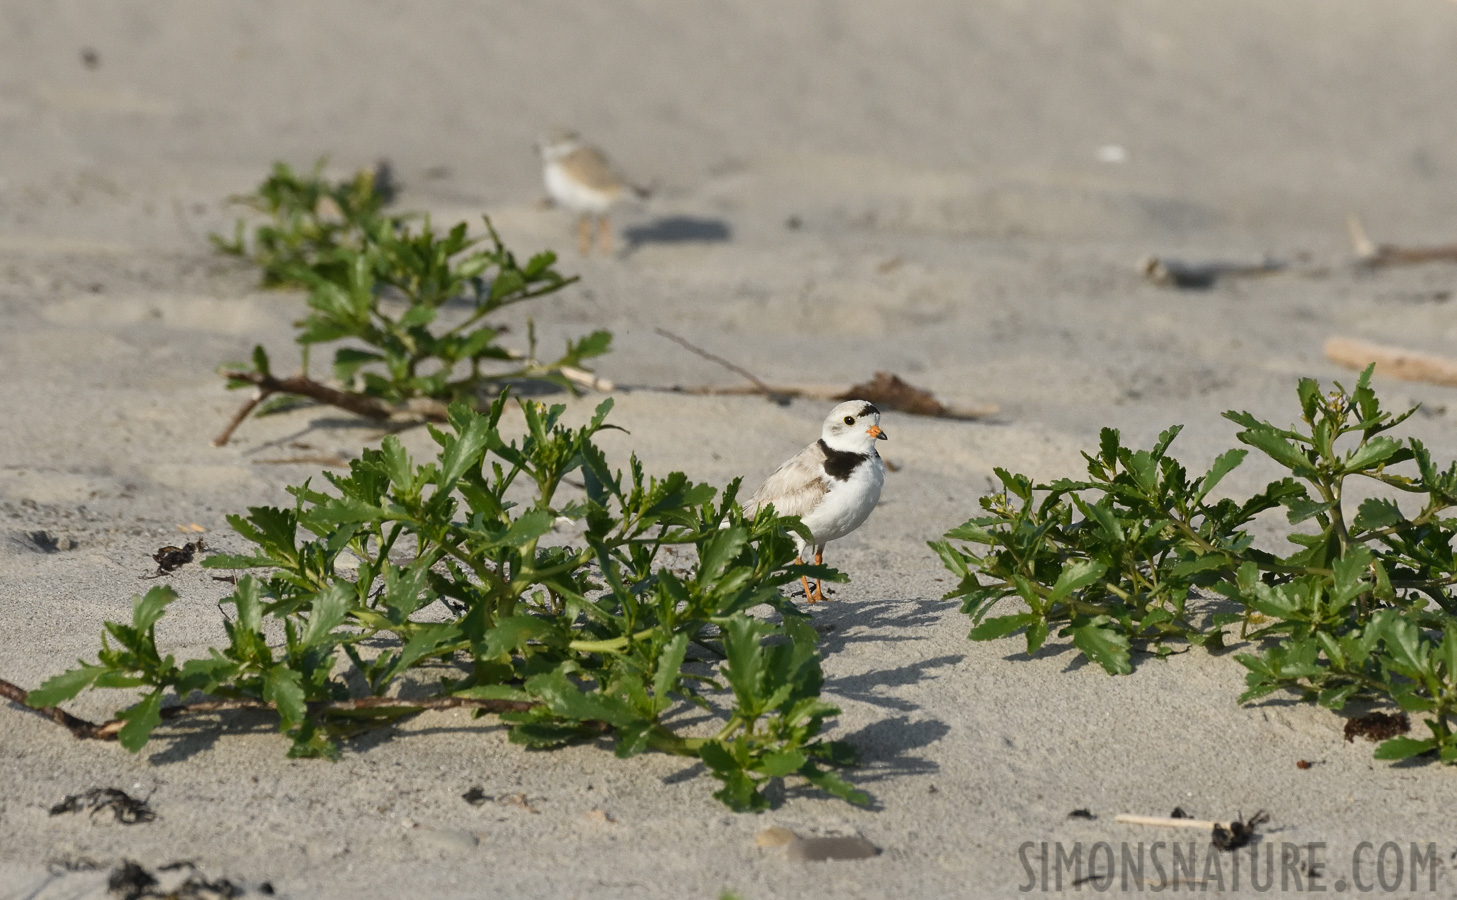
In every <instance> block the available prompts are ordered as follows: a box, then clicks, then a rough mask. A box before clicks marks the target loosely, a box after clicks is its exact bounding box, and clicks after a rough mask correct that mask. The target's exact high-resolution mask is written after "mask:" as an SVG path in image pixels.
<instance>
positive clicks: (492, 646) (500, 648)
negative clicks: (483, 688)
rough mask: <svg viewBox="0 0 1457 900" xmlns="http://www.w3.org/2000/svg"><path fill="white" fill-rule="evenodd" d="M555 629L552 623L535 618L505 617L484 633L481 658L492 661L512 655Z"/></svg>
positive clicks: (524, 616)
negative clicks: (483, 646)
mask: <svg viewBox="0 0 1457 900" xmlns="http://www.w3.org/2000/svg"><path fill="white" fill-rule="evenodd" d="M554 630H555V627H554V626H553V625H552V623H550V622H548V621H546V620H545V619H541V618H537V617H536V616H527V615H519V616H506V617H505V618H503V619H498V620H497V621H496V624H495V626H494V627H493V628H491V630H490V631H488V632H486V646H485V649H484V650H482V651H481V656H483V657H485V658H486V659H494V658H495V657H498V656H503V655H505V654H507V653H514V652H516V651H517V650H520V649H521V648H522V647H525V646H526V644H527V642H529V641H534V640H540V639H541V638H544V637H547V636H549V635H550V634H551V633H552V632H553V631H554Z"/></svg>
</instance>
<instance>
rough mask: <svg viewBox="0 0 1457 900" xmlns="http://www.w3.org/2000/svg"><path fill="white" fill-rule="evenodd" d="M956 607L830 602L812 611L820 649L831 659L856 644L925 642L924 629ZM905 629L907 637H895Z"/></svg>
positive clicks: (928, 602)
mask: <svg viewBox="0 0 1457 900" xmlns="http://www.w3.org/2000/svg"><path fill="white" fill-rule="evenodd" d="M954 608H955V604H954V603H950V602H948V601H946V600H939V599H925V598H915V599H910V600H871V601H868V602H865V601H860V600H856V601H854V602H845V603H842V602H840V601H838V600H828V601H826V602H824V603H820V604H816V605H815V606H813V607H811V609H812V610H813V613H812V614H813V616H814V627H815V630H816V631H818V632H819V633H820V647H821V649H823V650H824V652H825V655H826V656H832V655H834V654H836V653H838V652H840V651H841V650H844V649H845V648H846V647H847V646H848V645H850V644H855V643H865V642H874V643H878V644H881V643H897V642H901V641H919V640H922V639H923V638H922V636H921V634H922V633H923V629H925V628H927V627H929V626H931V625H934V624H936V623H937V622H938V621H940V620H941V618H942V616H943V614H944V613H946V612H947V611H948V610H951V609H954ZM895 629H904V630H906V631H907V632H913V633H907V634H897V633H892V631H893V630H895Z"/></svg>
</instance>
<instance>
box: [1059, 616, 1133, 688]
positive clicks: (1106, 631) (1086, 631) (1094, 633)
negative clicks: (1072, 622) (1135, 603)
mask: <svg viewBox="0 0 1457 900" xmlns="http://www.w3.org/2000/svg"><path fill="white" fill-rule="evenodd" d="M1072 638H1073V644H1074V645H1075V646H1076V647H1077V648H1078V649H1079V650H1081V651H1083V653H1084V654H1085V655H1086V656H1087V657H1088V659H1091V660H1092V661H1093V662H1095V663H1097V664H1098V665H1100V666H1102V667H1103V669H1104V671H1106V672H1107V673H1108V674H1109V675H1127V674H1128V673H1129V672H1132V671H1133V666H1132V664H1131V663H1130V662H1129V660H1128V637H1127V636H1126V635H1123V634H1120V633H1119V632H1118V631H1116V630H1115V629H1113V628H1110V627H1107V626H1106V625H1105V624H1103V623H1099V622H1096V621H1094V622H1089V623H1088V624H1086V625H1082V626H1079V627H1076V628H1073V629H1072Z"/></svg>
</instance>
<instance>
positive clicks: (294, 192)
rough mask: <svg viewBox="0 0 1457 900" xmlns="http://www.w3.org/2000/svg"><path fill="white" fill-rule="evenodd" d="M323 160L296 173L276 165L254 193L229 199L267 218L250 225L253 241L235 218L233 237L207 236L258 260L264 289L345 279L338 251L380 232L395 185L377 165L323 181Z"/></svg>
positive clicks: (226, 248)
mask: <svg viewBox="0 0 1457 900" xmlns="http://www.w3.org/2000/svg"><path fill="white" fill-rule="evenodd" d="M325 163H326V160H322V159H321V160H319V161H318V162H317V163H316V164H315V165H314V168H313V171H312V172H310V173H309V174H308V175H298V174H296V173H295V172H294V171H293V169H292V168H290V167H289V166H288V164H287V163H281V162H279V163H274V164H273V171H272V172H271V173H269V175H268V177H267V178H266V179H264V180H263V183H262V184H260V185H259V186H258V190H257V191H255V192H254V193H252V194H248V195H245V196H239V197H233V198H232V201H233V202H234V203H238V204H241V205H243V206H246V207H248V208H249V209H251V210H252V211H253V212H254V213H255V214H257V215H259V216H262V217H264V219H263V221H262V222H260V223H259V224H257V225H256V226H254V228H253V233H252V239H251V241H250V240H249V235H248V223H247V222H246V221H245V220H243V219H239V220H237V223H236V224H235V226H234V231H233V236H232V237H231V238H224V237H222V236H221V235H217V234H214V235H209V240H211V241H212V244H213V246H214V247H216V248H217V249H218V250H219V251H221V252H223V253H226V254H228V255H229V256H236V257H239V258H241V259H246V260H249V261H250V262H252V263H253V264H255V265H256V266H258V268H259V269H261V270H262V272H263V284H264V285H265V286H266V287H304V288H306V287H309V286H310V281H311V276H323V277H332V278H334V279H340V278H342V277H343V276H344V274H345V273H344V271H343V270H342V269H341V268H340V264H341V263H342V262H343V260H342V259H341V258H340V255H339V251H340V250H344V249H354V250H359V249H362V248H363V247H364V245H365V243H366V241H367V240H368V236H369V235H371V234H373V233H375V232H376V231H378V230H379V227H380V225H381V224H382V223H384V222H385V219H386V217H385V215H384V212H383V210H384V208H385V206H386V205H387V204H388V203H389V202H390V201H391V200H392V199H393V197H392V194H393V189H392V188H391V186H390V183H389V181H390V179H389V178H388V176H387V175H383V176H382V172H381V170H380V169H363V170H361V171H359V172H356V173H355V174H354V175H352V176H351V177H349V178H346V179H344V180H342V181H337V182H331V181H328V180H327V179H325V178H324V177H323V175H324V165H325ZM383 171H384V172H387V171H388V170H387V169H385V170H383Z"/></svg>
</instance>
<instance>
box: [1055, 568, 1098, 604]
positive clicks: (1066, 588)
mask: <svg viewBox="0 0 1457 900" xmlns="http://www.w3.org/2000/svg"><path fill="white" fill-rule="evenodd" d="M1106 571H1108V567H1107V566H1105V565H1103V564H1102V563H1100V562H1095V561H1093V560H1090V559H1081V560H1078V561H1077V562H1074V563H1070V564H1069V565H1066V566H1064V567H1063V569H1062V573H1061V574H1059V575H1058V576H1057V583H1056V584H1054V585H1053V586H1052V595H1051V600H1052V602H1054V603H1056V602H1058V601H1061V600H1065V599H1067V596H1068V595H1069V594H1071V593H1072V592H1073V591H1076V590H1080V589H1082V588H1084V587H1087V586H1088V585H1090V584H1092V583H1093V582H1095V581H1097V580H1098V579H1099V578H1102V577H1103V573H1104V572H1106Z"/></svg>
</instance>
